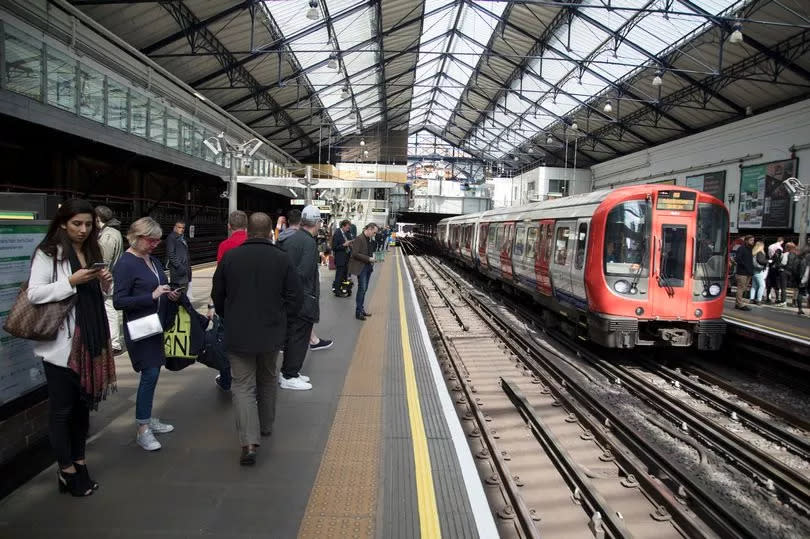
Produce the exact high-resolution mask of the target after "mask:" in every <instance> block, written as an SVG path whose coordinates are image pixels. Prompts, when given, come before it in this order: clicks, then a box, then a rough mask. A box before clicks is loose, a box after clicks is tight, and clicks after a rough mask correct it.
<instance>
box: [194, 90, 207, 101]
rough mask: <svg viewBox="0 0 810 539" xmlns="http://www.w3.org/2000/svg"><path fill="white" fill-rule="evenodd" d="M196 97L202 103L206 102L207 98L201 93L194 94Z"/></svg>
mask: <svg viewBox="0 0 810 539" xmlns="http://www.w3.org/2000/svg"><path fill="white" fill-rule="evenodd" d="M194 97H196V98H197V99H199V100H200V101H205V96H204V95H202V94H201V93H200V92H194Z"/></svg>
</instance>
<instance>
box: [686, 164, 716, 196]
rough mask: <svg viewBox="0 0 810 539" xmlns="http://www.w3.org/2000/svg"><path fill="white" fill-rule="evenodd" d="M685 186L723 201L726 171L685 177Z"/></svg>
mask: <svg viewBox="0 0 810 539" xmlns="http://www.w3.org/2000/svg"><path fill="white" fill-rule="evenodd" d="M686 186H687V187H691V188H692V189H698V190H699V191H703V192H704V193H707V194H709V195H712V196H713V197H715V198H718V199H720V200H723V199H724V197H725V196H726V171H725V170H720V171H718V172H709V173H708V174H700V175H698V176H687V177H686Z"/></svg>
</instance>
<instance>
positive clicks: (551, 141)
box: [546, 135, 554, 144]
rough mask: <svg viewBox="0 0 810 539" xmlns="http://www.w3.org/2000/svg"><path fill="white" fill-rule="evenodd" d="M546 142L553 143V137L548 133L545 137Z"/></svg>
mask: <svg viewBox="0 0 810 539" xmlns="http://www.w3.org/2000/svg"><path fill="white" fill-rule="evenodd" d="M546 144H554V139H553V138H551V135H549V136H548V138H546Z"/></svg>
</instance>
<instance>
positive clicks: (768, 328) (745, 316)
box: [723, 298, 810, 346]
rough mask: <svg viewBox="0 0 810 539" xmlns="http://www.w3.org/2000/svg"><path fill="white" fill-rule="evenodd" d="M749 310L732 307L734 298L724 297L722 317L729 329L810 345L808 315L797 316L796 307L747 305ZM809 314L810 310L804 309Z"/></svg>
mask: <svg viewBox="0 0 810 539" xmlns="http://www.w3.org/2000/svg"><path fill="white" fill-rule="evenodd" d="M749 306H750V307H751V310H750V311H741V310H739V309H735V308H734V298H726V304H725V311H724V312H723V319H724V320H725V321H726V322H727V323H728V324H729V325H730V326H731V328H730V329H732V330H733V331H736V330H745V331H747V332H751V333H758V334H762V335H766V336H768V337H770V338H775V339H782V340H785V341H789V342H791V343H794V344H798V345H802V346H810V317H808V316H799V315H798V314H797V311H798V309H797V308H796V307H776V306H773V305H749ZM805 312H807V313H808V314H810V310H807V309H805Z"/></svg>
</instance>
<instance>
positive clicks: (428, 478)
mask: <svg viewBox="0 0 810 539" xmlns="http://www.w3.org/2000/svg"><path fill="white" fill-rule="evenodd" d="M401 260H402V259H401V257H399V256H397V283H398V286H397V288H398V291H399V325H400V329H401V332H402V333H401V336H402V339H401V340H402V362H403V365H404V367H405V394H406V397H407V399H408V416H409V417H410V420H411V421H410V423H411V439H412V440H413V464H414V469H415V470H416V498H417V505H418V507H419V530H420V531H421V537H422V539H426V538H432V537H436V538H439V537H441V536H442V532H441V528H440V526H439V511H438V509H437V508H436V493H435V490H434V488H433V473H432V472H431V469H430V453H429V452H428V445H427V436H426V435H425V424H424V422H423V421H422V406H421V404H420V403H419V389H418V388H417V387H416V374H415V373H414V367H413V356H411V343H410V339H409V333H408V319H407V315H406V314H405V297H404V294H403V291H402V290H403V285H402V270H401V268H400V266H399V264H400V261H401ZM425 345H427V343H425Z"/></svg>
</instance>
